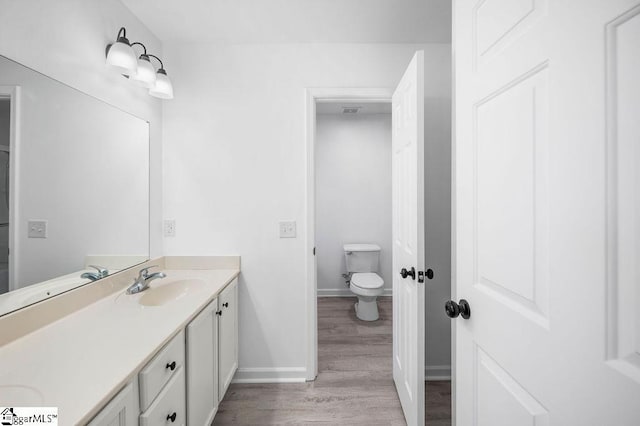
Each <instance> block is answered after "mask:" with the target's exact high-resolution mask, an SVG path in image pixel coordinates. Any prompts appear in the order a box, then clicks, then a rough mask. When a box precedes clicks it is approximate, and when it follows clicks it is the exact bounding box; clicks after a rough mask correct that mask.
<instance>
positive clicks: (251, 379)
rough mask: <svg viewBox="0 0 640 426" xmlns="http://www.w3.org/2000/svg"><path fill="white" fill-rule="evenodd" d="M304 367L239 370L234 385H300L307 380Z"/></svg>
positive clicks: (234, 378) (234, 377)
mask: <svg viewBox="0 0 640 426" xmlns="http://www.w3.org/2000/svg"><path fill="white" fill-rule="evenodd" d="M306 377H307V369H306V368H304V367H289V368H238V370H237V371H236V374H235V375H234V376H233V380H232V383H300V382H305V381H306V380H307V379H306Z"/></svg>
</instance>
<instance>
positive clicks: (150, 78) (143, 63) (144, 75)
mask: <svg viewBox="0 0 640 426" xmlns="http://www.w3.org/2000/svg"><path fill="white" fill-rule="evenodd" d="M131 79H132V80H133V81H135V82H136V83H138V84H139V85H141V86H143V87H146V88H147V89H152V88H153V87H155V84H156V70H155V68H153V65H151V61H149V57H148V56H147V55H140V58H139V59H138V71H137V72H136V73H135V74H132V76H131Z"/></svg>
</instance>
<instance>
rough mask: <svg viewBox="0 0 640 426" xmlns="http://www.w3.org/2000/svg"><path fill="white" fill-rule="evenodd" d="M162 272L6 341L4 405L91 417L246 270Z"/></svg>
mask: <svg viewBox="0 0 640 426" xmlns="http://www.w3.org/2000/svg"><path fill="white" fill-rule="evenodd" d="M163 272H165V273H166V274H167V277H166V278H164V279H161V280H156V281H154V282H152V283H151V286H150V289H148V290H146V291H144V292H141V293H138V294H135V295H127V294H125V293H124V290H122V291H118V292H116V293H113V294H111V295H109V296H107V297H104V298H102V299H100V300H98V301H96V302H94V303H91V304H90V305H88V306H86V307H84V308H82V309H80V310H78V311H76V312H74V313H72V314H71V315H68V316H66V317H63V318H61V319H59V320H57V321H55V322H53V323H51V324H49V325H47V326H45V327H43V328H40V329H38V330H36V331H34V332H32V333H29V334H27V335H25V336H23V337H21V338H19V339H17V340H15V341H13V342H11V343H8V344H6V345H5V346H2V347H0V359H1V360H2V363H0V405H2V406H21V405H27V406H29V405H32V406H33V405H43V406H50V407H58V412H59V416H60V421H61V424H79V423H86V422H87V421H89V420H90V419H91V418H92V417H93V416H94V415H95V414H96V413H97V412H98V411H99V409H100V408H101V407H102V406H104V405H105V404H106V403H107V402H108V401H109V400H110V399H111V398H112V397H113V396H114V395H115V394H116V393H117V392H118V391H119V390H120V389H121V388H122V387H123V386H124V385H125V384H126V383H128V382H129V381H130V380H131V379H132V378H133V377H135V375H136V374H137V373H138V372H139V371H140V369H142V367H144V365H145V364H146V363H147V362H148V361H149V360H150V359H151V358H152V357H153V355H154V354H155V353H156V352H157V351H158V350H159V349H160V348H162V347H163V346H164V344H165V343H167V342H168V341H169V340H170V339H171V338H172V337H173V336H174V335H175V334H177V333H178V332H179V331H180V330H181V329H183V328H184V327H185V326H186V325H187V324H188V323H189V321H191V319H193V318H194V317H195V316H196V314H197V313H198V312H199V311H200V310H201V309H202V308H204V307H205V306H206V305H207V304H208V303H209V302H210V301H211V300H213V299H214V298H215V297H216V296H217V295H218V294H219V293H220V291H221V290H222V289H224V287H226V285H227V284H229V283H231V282H232V281H233V279H235V278H236V277H237V276H238V275H239V273H240V271H239V269H217V270H174V269H169V270H163ZM98 284H99V282H96V285H98ZM45 303H46V302H45Z"/></svg>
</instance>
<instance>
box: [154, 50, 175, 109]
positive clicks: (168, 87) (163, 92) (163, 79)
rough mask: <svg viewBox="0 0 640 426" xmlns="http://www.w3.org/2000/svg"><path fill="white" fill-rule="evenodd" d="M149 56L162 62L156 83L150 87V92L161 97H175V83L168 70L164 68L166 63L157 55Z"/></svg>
mask: <svg viewBox="0 0 640 426" xmlns="http://www.w3.org/2000/svg"><path fill="white" fill-rule="evenodd" d="M149 56H150V57H152V58H154V59H156V60H157V61H158V62H160V69H158V72H157V73H156V84H155V86H154V87H152V88H151V89H149V94H150V95H151V96H154V97H156V98H160V99H173V85H172V84H171V80H169V77H168V76H167V72H166V71H165V70H164V64H163V63H162V61H161V60H160V58H158V57H157V56H155V55H149Z"/></svg>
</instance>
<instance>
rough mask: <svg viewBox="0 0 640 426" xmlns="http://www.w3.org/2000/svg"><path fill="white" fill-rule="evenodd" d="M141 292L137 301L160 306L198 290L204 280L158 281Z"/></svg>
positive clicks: (203, 284) (146, 304) (142, 303)
mask: <svg viewBox="0 0 640 426" xmlns="http://www.w3.org/2000/svg"><path fill="white" fill-rule="evenodd" d="M156 283H157V284H156V285H155V286H154V285H153V284H151V286H150V287H149V288H148V289H147V290H145V291H143V292H142V296H141V297H140V299H139V300H138V303H140V304H141V305H144V306H161V305H164V304H165V303H168V302H175V301H176V300H179V299H181V298H182V297H184V296H186V295H187V294H190V293H193V292H194V291H198V290H200V289H202V288H203V287H204V286H205V282H204V281H202V280H198V279H192V280H183V281H173V282H168V283H166V284H165V283H159V282H157V281H156Z"/></svg>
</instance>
